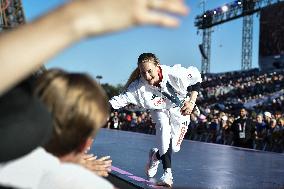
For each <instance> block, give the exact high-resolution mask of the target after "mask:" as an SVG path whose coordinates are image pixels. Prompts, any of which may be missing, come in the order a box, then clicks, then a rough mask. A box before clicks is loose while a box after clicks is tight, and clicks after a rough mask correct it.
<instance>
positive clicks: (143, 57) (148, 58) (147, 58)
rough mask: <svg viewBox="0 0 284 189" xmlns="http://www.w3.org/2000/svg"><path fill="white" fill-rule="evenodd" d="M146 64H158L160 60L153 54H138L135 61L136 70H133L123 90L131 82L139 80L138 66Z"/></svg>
mask: <svg viewBox="0 0 284 189" xmlns="http://www.w3.org/2000/svg"><path fill="white" fill-rule="evenodd" d="M147 62H152V63H153V64H154V65H158V64H160V60H159V59H158V58H157V56H156V55H155V54H153V53H142V54H140V56H139V57H138V61H137V68H135V70H133V71H132V73H131V74H130V76H129V78H128V80H127V82H126V84H125V85H124V90H126V89H127V88H128V87H129V85H130V84H131V83H132V82H133V81H135V80H136V79H139V78H140V70H139V65H140V64H142V63H147Z"/></svg>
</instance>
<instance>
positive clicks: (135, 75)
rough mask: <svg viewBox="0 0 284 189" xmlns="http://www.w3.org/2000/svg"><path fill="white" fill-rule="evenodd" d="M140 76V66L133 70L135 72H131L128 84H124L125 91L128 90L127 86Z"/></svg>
mask: <svg viewBox="0 0 284 189" xmlns="http://www.w3.org/2000/svg"><path fill="white" fill-rule="evenodd" d="M139 77H140V70H139V68H138V67H137V68H135V70H133V72H132V73H131V75H130V76H129V78H128V80H127V82H126V84H125V85H124V88H123V91H126V90H127V88H128V87H129V85H130V84H131V83H132V82H133V81H135V80H136V79H138V78H139Z"/></svg>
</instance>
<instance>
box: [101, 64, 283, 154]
mask: <svg viewBox="0 0 284 189" xmlns="http://www.w3.org/2000/svg"><path fill="white" fill-rule="evenodd" d="M283 78H284V71H283V70H282V71H273V72H260V71H258V70H257V69H254V70H250V71H245V72H244V71H243V72H230V73H222V74H211V75H205V76H204V82H203V83H202V90H201V93H200V96H199V99H198V101H197V106H198V107H199V109H200V112H196V113H194V114H192V115H191V123H190V125H189V129H188V132H187V134H186V136H185V139H190V140H195V141H202V142H208V143H218V144H224V145H234V146H241V147H246V148H252V149H257V150H265V151H273V152H280V153H281V152H284V114H283V113H284V96H283V93H284V90H283V89H284V82H283ZM242 109H243V110H245V111H246V112H247V113H246V117H247V119H248V120H249V121H248V122H247V130H248V129H249V130H248V131H247V132H246V133H245V138H246V140H247V141H249V142H248V143H246V145H238V138H239V137H236V136H238V135H239V133H236V132H235V131H238V125H237V124H238V121H239V118H240V117H241V112H240V110H242ZM105 127H107V128H110V129H119V130H126V131H134V132H141V133H146V134H155V124H154V123H153V122H152V118H151V116H150V114H149V112H147V111H145V112H136V111H127V110H119V111H114V112H112V114H111V117H110V119H109V121H108V123H107V125H106V126H105Z"/></svg>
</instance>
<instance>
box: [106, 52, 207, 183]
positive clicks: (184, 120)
mask: <svg viewBox="0 0 284 189" xmlns="http://www.w3.org/2000/svg"><path fill="white" fill-rule="evenodd" d="M201 80H202V79H201V74H200V72H199V71H198V69H197V68H195V67H189V68H184V67H181V65H174V66H173V67H170V66H166V65H161V64H160V62H159V59H158V58H157V57H156V56H155V55H154V54H152V53H143V54H141V55H140V56H139V58H138V67H137V68H136V69H135V70H134V71H133V73H132V74H131V76H130V78H129V80H128V82H127V84H126V90H125V92H124V93H122V94H120V95H118V96H115V97H113V98H112V99H111V100H110V103H111V106H112V107H113V108H114V109H119V108H122V107H124V106H127V105H129V104H134V105H136V106H138V107H140V108H141V109H149V110H151V111H150V113H151V116H152V118H153V121H154V122H155V123H156V139H157V148H153V149H151V150H150V153H149V161H148V163H147V166H146V173H147V175H148V176H149V177H154V176H155V174H156V173H157V169H158V165H159V162H160V161H159V160H162V164H163V168H164V174H163V175H162V177H161V179H160V181H159V182H158V184H159V185H165V186H169V187H171V186H172V184H173V178H172V172H171V153H172V151H174V152H178V151H179V150H180V145H181V142H182V140H183V138H184V135H185V133H186V131H187V128H188V125H189V122H190V114H191V112H192V111H193V108H194V106H195V101H196V98H197V95H198V91H199V88H200V83H201Z"/></svg>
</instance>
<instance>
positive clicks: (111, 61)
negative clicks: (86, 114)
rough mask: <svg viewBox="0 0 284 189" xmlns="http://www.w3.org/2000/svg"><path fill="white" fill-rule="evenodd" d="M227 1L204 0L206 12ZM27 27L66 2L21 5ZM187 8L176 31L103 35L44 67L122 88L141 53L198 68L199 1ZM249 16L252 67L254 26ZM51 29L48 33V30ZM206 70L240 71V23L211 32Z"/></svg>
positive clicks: (26, 0) (37, 0)
mask: <svg viewBox="0 0 284 189" xmlns="http://www.w3.org/2000/svg"><path fill="white" fill-rule="evenodd" d="M231 1H233V0H229V1H226V0H207V1H206V10H207V9H213V8H216V7H219V6H222V5H224V4H225V3H228V2H231ZM22 2H23V6H24V11H25V16H26V19H27V21H28V22H30V21H32V20H34V19H36V18H37V17H38V16H40V15H42V14H44V13H46V12H48V11H49V10H51V9H53V8H55V7H57V6H59V5H61V4H63V3H65V2H67V0H48V1H46V0H22ZM186 4H187V5H188V6H189V7H190V8H191V12H190V14H189V15H188V16H187V17H183V18H181V26H180V27H179V28H177V29H163V28H158V27H153V26H143V27H139V28H134V29H130V30H127V31H124V32H120V33H115V34H111V35H108V36H103V37H97V38H92V39H87V40H84V41H81V42H79V43H76V44H75V45H73V46H71V47H69V48H67V49H65V50H64V51H62V52H60V53H59V54H58V55H57V56H55V57H53V58H52V59H51V60H50V61H48V62H47V64H46V66H47V67H48V68H51V67H60V68H63V69H65V70H68V71H76V72H88V73H89V74H90V75H92V76H93V77H96V76H97V75H101V76H103V78H102V80H101V83H109V84H112V85H117V84H124V83H125V82H126V81H127V79H128V76H129V74H130V73H131V72H132V70H133V69H134V68H135V67H136V62H137V58H138V56H139V55H140V54H141V53H143V52H152V53H155V54H156V55H157V56H158V57H159V59H160V61H161V64H166V65H173V64H181V65H182V66H184V67H188V66H191V65H193V66H196V67H197V68H198V69H199V70H200V69H201V54H200V52H199V49H198V44H200V43H201V41H202V36H201V33H202V32H200V34H199V35H197V28H196V27H194V18H195V16H196V15H198V14H201V13H202V10H203V9H202V7H200V6H199V0H187V1H186ZM258 19H259V18H258V17H257V16H256V15H254V31H253V32H254V36H253V62H252V66H253V67H258V42H259V21H258ZM51 29H52V28H51ZM213 30H214V32H213V34H212V44H211V45H212V47H211V48H212V49H211V67H210V71H211V72H212V73H218V72H225V71H232V70H240V69H241V41H242V19H238V20H234V21H231V22H229V23H225V24H222V25H219V26H216V27H214V28H213Z"/></svg>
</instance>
